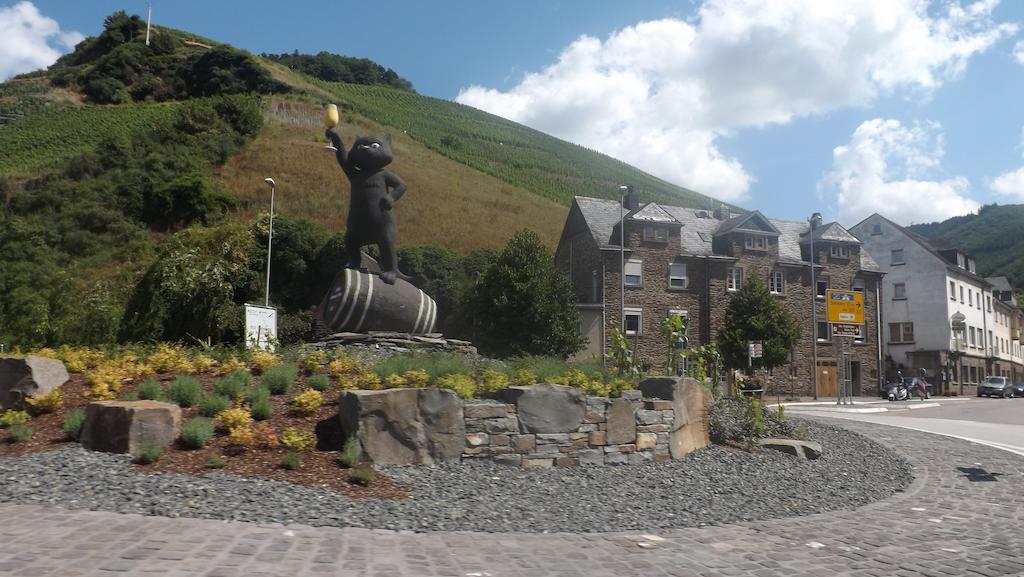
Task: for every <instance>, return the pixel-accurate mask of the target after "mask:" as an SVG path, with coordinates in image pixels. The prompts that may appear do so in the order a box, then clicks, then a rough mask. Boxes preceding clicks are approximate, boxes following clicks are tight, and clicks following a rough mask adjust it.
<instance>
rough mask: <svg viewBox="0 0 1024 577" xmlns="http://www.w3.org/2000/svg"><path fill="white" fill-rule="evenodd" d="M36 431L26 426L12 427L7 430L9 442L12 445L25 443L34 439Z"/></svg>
mask: <svg viewBox="0 0 1024 577" xmlns="http://www.w3.org/2000/svg"><path fill="white" fill-rule="evenodd" d="M34 433H35V431H33V430H32V427H28V426H26V425H11V427H10V428H9V429H7V440H8V441H9V442H11V443H24V442H25V441H27V440H29V439H31V438H32V435H33V434H34Z"/></svg>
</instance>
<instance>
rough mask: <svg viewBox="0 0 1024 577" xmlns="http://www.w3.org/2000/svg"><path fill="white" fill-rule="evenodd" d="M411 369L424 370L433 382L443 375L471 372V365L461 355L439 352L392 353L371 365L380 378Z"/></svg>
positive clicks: (400, 373) (403, 372)
mask: <svg viewBox="0 0 1024 577" xmlns="http://www.w3.org/2000/svg"><path fill="white" fill-rule="evenodd" d="M413 370H423V371H426V372H427V374H429V375H430V380H431V382H433V381H435V380H437V379H438V378H440V377H443V376H445V375H451V374H455V373H472V372H473V367H472V366H471V365H470V364H469V363H467V362H466V360H465V358H463V357H461V356H458V355H453V354H451V353H440V352H429V353H402V354H399V355H392V356H390V357H388V358H386V359H384V360H382V361H381V362H379V363H377V364H376V365H374V366H373V372H375V373H376V374H377V375H378V376H380V377H381V378H382V379H383V378H385V377H387V376H388V375H402V374H405V373H407V372H409V371H413Z"/></svg>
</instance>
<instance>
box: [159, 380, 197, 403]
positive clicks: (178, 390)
mask: <svg viewBox="0 0 1024 577" xmlns="http://www.w3.org/2000/svg"><path fill="white" fill-rule="evenodd" d="M202 393H203V387H202V385H200V384H199V379H197V378H195V377H193V376H191V375H179V376H177V377H175V378H174V380H173V381H171V384H170V385H168V387H167V398H168V399H170V400H171V402H173V403H177V404H178V406H179V407H183V408H188V407H191V406H192V405H195V404H196V403H197V402H199V396H200V395H201V394H202Z"/></svg>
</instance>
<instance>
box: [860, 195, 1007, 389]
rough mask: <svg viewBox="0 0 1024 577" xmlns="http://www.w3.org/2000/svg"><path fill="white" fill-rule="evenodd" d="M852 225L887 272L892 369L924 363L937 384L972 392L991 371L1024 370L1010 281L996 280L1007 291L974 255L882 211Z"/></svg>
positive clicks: (915, 371)
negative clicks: (981, 272)
mask: <svg viewBox="0 0 1024 577" xmlns="http://www.w3.org/2000/svg"><path fill="white" fill-rule="evenodd" d="M850 233H851V234H853V235H854V236H856V237H857V238H858V239H860V241H861V242H862V243H863V247H864V250H866V251H867V252H868V253H869V254H870V255H871V256H872V257H873V258H874V260H875V261H876V262H877V263H878V264H879V266H880V268H881V269H882V271H883V272H884V273H885V277H884V280H883V282H882V293H883V294H882V296H881V298H880V300H879V308H880V310H881V314H882V325H883V330H882V335H883V351H884V353H883V356H884V358H885V361H886V363H885V364H886V373H887V376H889V377H890V378H891V377H892V376H894V375H895V374H896V372H897V371H899V372H902V374H903V375H905V376H910V375H920V374H922V371H923V373H924V374H925V375H926V376H927V378H928V380H929V381H930V382H933V383H936V384H937V385H938V387H937V390H941V391H944V392H955V393H957V394H970V393H973V391H974V389H973V387H975V386H976V385H977V384H978V383H979V382H980V381H982V380H984V378H985V376H987V375H990V374H998V375H1006V376H1008V377H1011V378H1013V379H1015V380H1019V379H1021V378H1024V370H1022V363H1021V360H1022V359H1021V357H1020V352H1021V346H1020V330H1019V328H1020V318H1021V312H1020V309H1019V308H1017V306H1016V303H1015V302H1014V301H1013V300H1012V290H1009V283H1005V287H1003V286H1000V287H998V288H1005V289H1007V290H1008V291H1009V292H1008V293H1007V292H1006V291H1002V290H996V289H997V287H996V286H994V285H993V282H990V280H987V279H985V278H983V277H981V276H979V275H978V274H977V272H976V269H975V264H974V259H973V258H971V257H970V255H967V254H965V253H964V252H963V251H961V250H960V249H958V248H957V247H955V246H952V245H949V244H947V243H944V242H942V241H935V240H931V239H925V238H924V237H921V236H920V235H917V234H915V233H913V232H910V231H909V230H907V229H905V228H903V227H902V226H899V225H897V224H896V223H893V222H892V221H890V220H888V219H886V218H885V217H883V216H881V215H879V214H877V213H876V214H873V215H871V216H869V217H868V218H866V219H864V220H863V221H861V222H860V223H858V224H857V225H856V226H854V227H852V228H850ZM1002 280H1003V281H1005V279H1002ZM1007 296H1008V298H1005V300H1004V297H1007ZM1015 329H1016V330H1015ZM965 387H966V390H965Z"/></svg>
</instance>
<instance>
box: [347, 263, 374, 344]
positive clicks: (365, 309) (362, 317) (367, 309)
mask: <svg viewBox="0 0 1024 577" xmlns="http://www.w3.org/2000/svg"><path fill="white" fill-rule="evenodd" d="M366 284H367V285H369V286H368V287H367V290H366V304H365V305H364V306H363V314H362V315H360V317H359V323H358V324H356V328H355V331H354V332H357V333H358V332H359V329H361V328H363V321H365V320H366V313H368V312H370V303H371V302H373V275H371V274H369V273H367V275H366ZM352 308H353V309H355V306H353V307H352Z"/></svg>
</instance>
